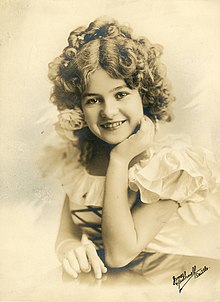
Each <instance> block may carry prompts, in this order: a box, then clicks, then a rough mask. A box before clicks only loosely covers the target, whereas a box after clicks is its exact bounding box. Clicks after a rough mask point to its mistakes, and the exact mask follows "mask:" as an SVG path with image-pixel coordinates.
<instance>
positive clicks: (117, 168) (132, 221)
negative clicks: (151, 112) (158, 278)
mask: <svg viewBox="0 0 220 302" xmlns="http://www.w3.org/2000/svg"><path fill="white" fill-rule="evenodd" d="M150 123H151V122H150ZM150 123H149V121H146V120H143V121H142V126H141V129H140V130H139V131H138V132H137V133H136V134H134V135H132V136H130V137H129V138H128V139H126V140H125V141H123V142H122V143H120V144H119V145H118V146H117V147H115V148H114V149H113V150H112V152H111V155H110V162H109V165H108V169H107V174H106V184H105V196H104V205H103V218H102V233H103V242H104V246H105V256H106V261H107V263H108V265H109V266H113V267H120V266H124V265H126V264H128V263H129V262H130V261H131V260H133V259H134V258H135V257H136V256H137V255H138V254H139V253H140V252H141V251H142V250H143V248H144V247H146V246H147V244H148V243H149V242H150V241H151V240H152V239H153V238H154V237H155V236H156V234H157V233H158V232H159V231H160V230H161V228H162V227H163V226H164V224H165V223H166V222H167V221H168V220H169V218H170V217H171V215H172V214H173V213H174V211H175V210H176V209H177V204H176V203H175V202H173V201H171V200H163V201H159V202H157V203H154V204H140V205H138V206H137V207H135V208H134V209H133V211H131V210H130V207H129V203H128V166H129V163H130V162H131V160H132V159H134V158H135V156H137V155H139V154H141V153H142V152H143V151H144V150H146V149H147V147H148V144H149V141H150V137H149V136H150V130H151V129H150V127H151V124H150Z"/></svg>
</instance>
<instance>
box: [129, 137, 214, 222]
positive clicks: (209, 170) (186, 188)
mask: <svg viewBox="0 0 220 302" xmlns="http://www.w3.org/2000/svg"><path fill="white" fill-rule="evenodd" d="M154 151H155V152H154V154H152V155H151V158H148V159H145V160H142V161H141V162H139V163H137V164H136V165H134V166H133V167H132V168H131V169H130V171H129V187H130V188H131V189H132V190H133V191H138V190H139V191H140V196H141V200H142V202H144V203H153V202H157V201H158V200H159V199H160V200H161V199H162V200H163V199H164V200H165V199H171V200H174V201H176V202H177V203H178V204H179V205H180V206H181V207H180V208H179V209H178V215H179V216H181V218H182V219H183V220H185V221H186V222H188V223H190V224H198V223H204V224H206V223H209V222H210V221H212V220H214V219H216V218H218V217H220V215H219V214H220V213H219V211H220V210H219V208H220V203H219V200H220V164H219V162H218V160H217V158H215V156H214V154H213V153H211V152H210V151H208V150H206V149H204V148H200V147H195V146H192V145H189V144H188V143H186V142H183V141H182V140H178V139H174V137H167V138H166V139H164V140H163V141H160V142H158V143H157V144H155V146H154ZM217 196H218V197H217ZM183 205H184V206H183ZM216 209H217V210H216Z"/></svg>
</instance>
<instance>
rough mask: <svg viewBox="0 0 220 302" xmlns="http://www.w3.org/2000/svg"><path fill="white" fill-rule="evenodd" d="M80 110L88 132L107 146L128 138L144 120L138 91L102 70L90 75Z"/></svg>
mask: <svg viewBox="0 0 220 302" xmlns="http://www.w3.org/2000/svg"><path fill="white" fill-rule="evenodd" d="M82 109H83V112H84V114H85V119H86V122H87V124H88V127H89V129H90V130H91V132H92V133H93V134H95V135H96V136H97V137H99V138H100V139H101V140H103V141H105V142H106V143H109V144H119V143H121V142H122V141H123V140H125V139H126V138H127V137H129V136H130V135H131V134H132V133H133V132H134V130H135V128H136V127H137V125H138V124H139V122H140V120H141V118H142V117H143V106H142V100H141V97H140V95H139V92H138V90H136V89H130V88H128V87H127V85H126V84H125V82H124V81H123V80H121V79H113V78H111V77H110V76H109V75H108V74H107V72H106V71H104V70H103V69H98V70H96V71H95V72H94V73H93V74H92V75H91V76H90V81H89V85H88V89H87V91H85V93H84V96H83V99H82Z"/></svg>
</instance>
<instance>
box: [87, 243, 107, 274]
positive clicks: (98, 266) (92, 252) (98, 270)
mask: <svg viewBox="0 0 220 302" xmlns="http://www.w3.org/2000/svg"><path fill="white" fill-rule="evenodd" d="M87 256H88V259H89V262H90V264H91V266H92V269H93V271H94V274H95V277H96V278H97V279H101V278H102V273H106V272H107V268H106V267H105V265H104V263H103V262H102V260H101V259H100V258H99V256H98V255H97V252H96V249H95V247H94V246H93V245H91V244H89V245H88V246H87Z"/></svg>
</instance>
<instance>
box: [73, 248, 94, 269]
mask: <svg viewBox="0 0 220 302" xmlns="http://www.w3.org/2000/svg"><path fill="white" fill-rule="evenodd" d="M75 255H76V258H77V260H78V263H79V267H80V269H81V271H83V272H84V273H88V272H90V271H91V265H90V264H89V261H88V258H87V255H86V251H85V248H84V247H83V246H79V247H78V248H76V249H75Z"/></svg>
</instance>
